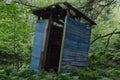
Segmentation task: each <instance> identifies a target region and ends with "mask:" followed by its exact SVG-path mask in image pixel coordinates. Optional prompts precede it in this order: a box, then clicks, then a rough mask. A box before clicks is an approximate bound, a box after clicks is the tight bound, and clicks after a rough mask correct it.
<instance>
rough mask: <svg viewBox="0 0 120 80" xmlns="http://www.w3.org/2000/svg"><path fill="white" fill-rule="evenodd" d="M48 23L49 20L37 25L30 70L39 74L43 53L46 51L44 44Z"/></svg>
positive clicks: (38, 22) (39, 21)
mask: <svg viewBox="0 0 120 80" xmlns="http://www.w3.org/2000/svg"><path fill="white" fill-rule="evenodd" d="M47 22H48V21H47V20H38V21H37V23H36V30H35V36H34V44H33V48H32V58H31V64H30V69H31V70H34V71H35V72H37V73H40V72H41V71H40V70H39V64H40V57H41V56H42V55H43V54H42V55H41V52H42V51H43V49H44V44H45V42H44V40H45V37H44V35H45V34H44V33H45V30H46V25H48V24H47Z"/></svg>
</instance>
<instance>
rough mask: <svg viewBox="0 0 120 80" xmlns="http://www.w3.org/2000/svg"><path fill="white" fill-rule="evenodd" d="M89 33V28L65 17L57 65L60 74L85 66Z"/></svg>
mask: <svg viewBox="0 0 120 80" xmlns="http://www.w3.org/2000/svg"><path fill="white" fill-rule="evenodd" d="M90 33H91V28H90V27H89V26H86V25H85V24H83V23H80V22H79V21H76V20H74V19H72V18H70V17H66V20H65V26H64V35H63V42H62V49H61V60H60V61H61V62H60V65H59V68H60V69H59V70H60V71H61V72H66V71H68V70H69V69H71V68H73V67H76V68H79V67H83V66H87V58H88V49H89V39H90Z"/></svg>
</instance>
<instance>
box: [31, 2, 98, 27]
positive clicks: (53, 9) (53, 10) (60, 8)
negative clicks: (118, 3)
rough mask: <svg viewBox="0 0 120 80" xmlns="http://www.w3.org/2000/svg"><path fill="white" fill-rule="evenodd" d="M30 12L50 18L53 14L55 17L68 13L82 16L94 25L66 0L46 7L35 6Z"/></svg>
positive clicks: (73, 15) (62, 16) (77, 16)
mask: <svg viewBox="0 0 120 80" xmlns="http://www.w3.org/2000/svg"><path fill="white" fill-rule="evenodd" d="M32 13H33V14H34V15H37V16H38V17H43V18H50V16H51V15H54V17H55V18H64V17H65V16H66V15H70V16H72V17H76V18H79V19H81V18H83V19H85V20H86V21H87V22H89V23H90V25H96V23H95V22H94V21H93V20H91V19H90V18H89V17H87V16H86V15H85V14H83V13H82V12H80V11H79V10H77V9H76V8H74V7H73V6H72V5H70V4H69V3H68V2H58V3H55V4H52V5H50V6H47V7H41V8H36V9H33V10H32ZM68 13H69V14H68Z"/></svg>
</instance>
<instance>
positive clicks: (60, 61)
mask: <svg viewBox="0 0 120 80" xmlns="http://www.w3.org/2000/svg"><path fill="white" fill-rule="evenodd" d="M66 20H67V16H66V17H65V23H64V29H63V37H62V44H61V51H60V60H59V67H58V72H60V70H61V64H62V55H63V48H64V39H65V33H66Z"/></svg>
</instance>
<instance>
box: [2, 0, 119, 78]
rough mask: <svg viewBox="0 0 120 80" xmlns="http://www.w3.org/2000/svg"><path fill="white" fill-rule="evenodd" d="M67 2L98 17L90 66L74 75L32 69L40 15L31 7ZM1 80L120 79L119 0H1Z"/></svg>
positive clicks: (96, 18)
mask: <svg viewBox="0 0 120 80" xmlns="http://www.w3.org/2000/svg"><path fill="white" fill-rule="evenodd" d="M61 1H67V2H69V3H71V4H72V5H73V6H74V7H76V8H77V9H78V10H80V11H81V12H83V13H84V14H85V15H87V16H89V17H90V18H91V19H92V20H94V21H95V22H96V23H97V25H96V26H93V29H92V35H91V43H90V44H91V46H90V50H89V57H88V67H86V68H84V69H83V70H79V69H77V70H73V71H71V73H70V74H61V73H60V74H57V73H54V72H53V71H52V70H51V72H43V73H42V74H41V76H39V75H38V74H36V73H35V72H32V71H30V70H29V64H30V58H31V49H32V44H33V38H34V31H35V23H36V20H37V17H36V16H34V15H32V12H31V10H32V9H35V8H37V7H44V6H48V5H50V4H52V3H56V2H61ZM0 80H120V2H119V0H12V2H11V4H6V2H5V0H0Z"/></svg>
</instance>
